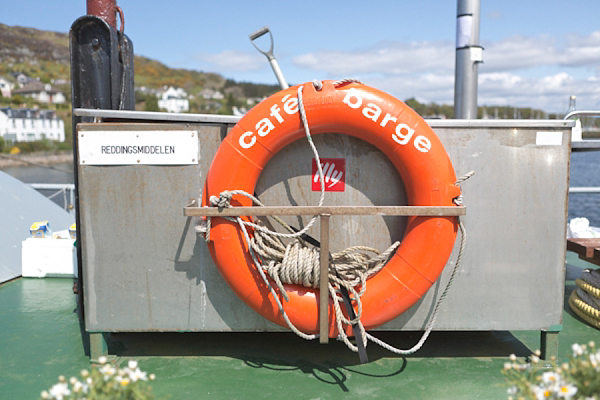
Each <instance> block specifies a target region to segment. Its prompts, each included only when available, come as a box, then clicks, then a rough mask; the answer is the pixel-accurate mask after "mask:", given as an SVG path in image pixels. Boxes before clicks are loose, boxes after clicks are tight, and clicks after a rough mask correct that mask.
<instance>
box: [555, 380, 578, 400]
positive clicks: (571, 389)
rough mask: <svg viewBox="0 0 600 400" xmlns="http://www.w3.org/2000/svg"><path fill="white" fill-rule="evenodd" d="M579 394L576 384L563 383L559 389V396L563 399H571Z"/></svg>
mask: <svg viewBox="0 0 600 400" xmlns="http://www.w3.org/2000/svg"><path fill="white" fill-rule="evenodd" d="M575 394H577V388H576V387H575V386H574V385H570V384H566V385H562V386H561V387H560V389H559V390H558V397H560V398H562V399H571V398H573V396H575Z"/></svg>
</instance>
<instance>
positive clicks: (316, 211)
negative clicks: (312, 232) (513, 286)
mask: <svg viewBox="0 0 600 400" xmlns="http://www.w3.org/2000/svg"><path fill="white" fill-rule="evenodd" d="M325 214H329V215H397V216H398V215H400V216H402V215H404V216H413V215H414V216H421V217H458V216H462V215H466V214H467V208H466V207H464V206H434V207H432V206H320V207H319V206H273V207H230V208H218V207H198V202H197V201H193V202H191V203H190V204H188V205H187V206H185V207H184V208H183V215H184V216H185V217H240V216H257V217H258V216H261V217H264V216H269V215H325Z"/></svg>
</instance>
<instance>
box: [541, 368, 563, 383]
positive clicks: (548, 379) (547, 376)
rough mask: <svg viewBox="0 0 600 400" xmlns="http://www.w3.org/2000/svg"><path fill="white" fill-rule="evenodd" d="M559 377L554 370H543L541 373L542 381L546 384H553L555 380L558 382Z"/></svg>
mask: <svg viewBox="0 0 600 400" xmlns="http://www.w3.org/2000/svg"><path fill="white" fill-rule="evenodd" d="M559 379H560V376H559V375H558V374H557V373H556V372H552V371H549V372H544V373H543V374H542V381H543V382H544V383H545V384H546V385H549V384H554V383H556V382H558V380H559Z"/></svg>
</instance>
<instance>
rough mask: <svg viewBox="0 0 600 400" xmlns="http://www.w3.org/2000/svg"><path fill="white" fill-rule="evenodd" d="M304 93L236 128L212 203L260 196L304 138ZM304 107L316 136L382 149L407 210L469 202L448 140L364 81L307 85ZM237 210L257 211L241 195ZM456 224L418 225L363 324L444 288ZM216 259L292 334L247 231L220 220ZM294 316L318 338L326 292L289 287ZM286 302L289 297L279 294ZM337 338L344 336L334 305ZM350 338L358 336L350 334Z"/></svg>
mask: <svg viewBox="0 0 600 400" xmlns="http://www.w3.org/2000/svg"><path fill="white" fill-rule="evenodd" d="M297 89H298V87H297V86H296V87H292V88H289V89H286V90H283V91H281V92H278V93H276V94H274V95H273V96H271V97H269V98H268V99H266V100H264V101H262V102H261V103H260V104H258V105H257V106H255V107H254V108H252V109H251V110H250V111H249V112H248V113H247V114H246V115H245V116H244V117H243V118H242V119H241V120H240V121H239V122H238V123H237V125H236V126H235V127H234V128H233V129H232V130H231V132H230V133H229V134H228V135H227V137H226V138H225V140H224V141H223V142H222V144H221V146H220V147H219V149H218V151H217V154H216V155H215V157H214V159H213V161H212V164H211V167H210V170H209V172H208V175H207V177H206V184H205V188H204V191H203V205H206V204H209V199H210V196H219V194H220V193H221V192H222V191H225V190H236V189H241V190H244V191H246V192H248V193H254V188H255V185H256V181H257V179H258V177H259V175H260V173H261V171H262V170H263V168H264V166H265V165H266V164H267V162H268V161H269V159H270V158H271V157H272V156H273V155H274V154H275V153H277V152H278V151H279V150H281V149H282V148H283V147H285V146H286V145H288V144H290V143H292V142H293V141H295V140H297V139H299V138H302V137H304V135H305V133H304V127H303V125H302V122H301V120H300V117H299V115H298V99H297V95H296V92H297ZM303 98H304V101H303V104H304V107H305V110H306V116H307V119H308V123H309V126H310V130H311V133H312V134H321V133H327V132H329V133H332V132H334V133H342V134H348V135H352V136H355V137H357V138H360V139H362V140H365V141H366V142H368V143H371V144H372V145H374V146H375V147H377V148H378V149H379V150H381V151H382V152H383V153H384V154H386V155H387V157H388V158H389V159H390V160H391V162H392V163H393V164H394V166H395V167H396V169H397V170H398V173H399V174H400V177H401V178H402V181H403V182H404V185H405V189H406V194H407V199H408V203H409V204H410V205H416V206H452V205H454V203H453V199H455V198H456V197H457V196H459V195H460V188H459V187H458V186H456V185H455V182H456V175H455V173H454V169H453V167H452V163H451V161H450V159H449V157H448V155H447V153H446V150H445V149H444V147H443V145H442V143H441V141H440V140H439V138H438V137H437V136H436V134H435V133H434V132H433V130H432V129H431V128H430V127H429V125H427V123H426V122H425V121H424V120H423V119H422V118H421V117H420V116H419V115H418V114H417V113H416V112H414V111H413V110H412V109H411V108H409V107H408V106H407V105H406V104H404V103H403V102H401V101H399V100H397V99H396V98H394V97H392V96H390V95H389V94H387V93H384V92H382V91H379V90H377V89H373V88H371V87H368V86H365V85H363V84H358V83H344V84H341V85H335V84H334V82H332V81H324V82H323V87H322V89H321V90H317V89H315V87H314V86H313V85H312V84H311V83H306V84H304V87H303ZM231 205H232V206H250V205H252V204H251V200H249V199H248V198H246V197H243V196H239V195H238V196H234V197H233V199H232V201H231ZM457 227H458V223H457V218H456V217H410V218H409V219H408V222H407V227H406V231H405V235H404V238H403V240H402V243H401V245H400V247H399V248H398V249H397V251H396V253H395V254H394V255H393V257H392V258H391V259H390V260H389V262H388V263H387V264H386V266H385V267H384V268H383V269H382V270H381V271H380V272H379V273H377V274H376V275H374V276H373V277H371V278H370V279H369V280H368V285H367V290H366V292H365V294H364V295H363V296H362V297H361V300H362V306H363V313H362V318H361V321H362V323H363V325H364V326H365V328H366V329H372V328H375V327H377V326H379V325H382V324H384V323H386V322H388V321H390V320H391V319H393V318H395V317H397V316H398V315H400V314H401V313H403V312H404V311H406V310H407V309H408V308H409V307H411V306H412V305H414V304H415V303H416V302H417V301H418V300H419V299H420V298H421V297H422V296H423V295H424V294H425V293H426V292H427V290H428V289H429V288H430V287H431V285H432V284H433V283H434V282H435V281H436V280H437V278H438V277H439V275H440V273H441V272H442V270H443V268H444V266H445V265H446V262H447V261H448V258H449V257H450V254H451V253H452V248H453V246H454V242H455V240H456V234H457ZM208 247H209V250H210V253H211V255H212V258H213V260H214V262H215V264H216V265H217V267H218V268H219V270H220V271H221V273H222V275H223V277H224V278H225V280H226V281H227V283H228V284H229V286H230V287H231V288H232V289H233V291H234V292H235V293H236V294H237V295H238V296H239V297H240V298H241V299H242V300H243V301H244V302H246V304H248V305H249V306H250V307H251V308H253V309H254V310H255V311H256V312H258V313H259V314H261V315H262V316H264V317H265V318H267V319H269V320H271V321H273V322H275V323H277V324H279V325H281V326H286V325H285V321H284V319H283V317H282V315H281V313H280V311H279V309H278V307H277V304H276V302H275V300H274V299H273V295H272V294H271V293H270V291H269V289H268V287H267V285H265V283H264V282H263V281H262V278H261V276H260V274H259V272H258V271H257V270H256V267H255V266H254V264H253V262H252V258H251V256H250V254H249V252H248V248H247V245H246V243H245V241H244V238H243V234H242V233H241V229H240V228H239V226H238V225H237V224H235V223H233V222H230V221H227V220H225V219H223V218H213V220H212V229H211V233H210V242H209V244H208ZM285 289H286V292H287V295H288V297H289V301H287V302H284V307H285V311H286V313H287V314H288V316H289V318H290V320H291V321H292V323H293V324H294V325H296V327H297V328H298V329H300V330H301V331H303V332H305V333H316V332H318V330H319V317H318V314H319V312H318V308H319V307H318V305H319V290H318V289H317V290H315V289H310V288H306V287H303V286H300V285H289V284H288V285H285ZM279 296H280V297H281V298H283V296H281V294H279ZM329 316H330V318H329V319H330V320H329V327H330V328H329V335H330V336H331V337H336V336H337V335H338V331H337V327H336V323H335V316H334V312H333V303H332V300H331V299H330V300H329ZM348 333H350V334H351V331H350V329H349V330H348Z"/></svg>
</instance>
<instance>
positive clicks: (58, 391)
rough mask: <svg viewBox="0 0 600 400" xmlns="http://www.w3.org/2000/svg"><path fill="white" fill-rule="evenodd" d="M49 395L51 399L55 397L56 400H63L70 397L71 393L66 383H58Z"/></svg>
mask: <svg viewBox="0 0 600 400" xmlns="http://www.w3.org/2000/svg"><path fill="white" fill-rule="evenodd" d="M48 394H49V395H50V397H54V398H55V399H56V400H62V399H63V397H65V396H69V395H70V394H71V391H70V390H69V386H68V385H67V384H66V383H57V384H56V385H54V386H52V387H51V388H50V392H49V393H48Z"/></svg>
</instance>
